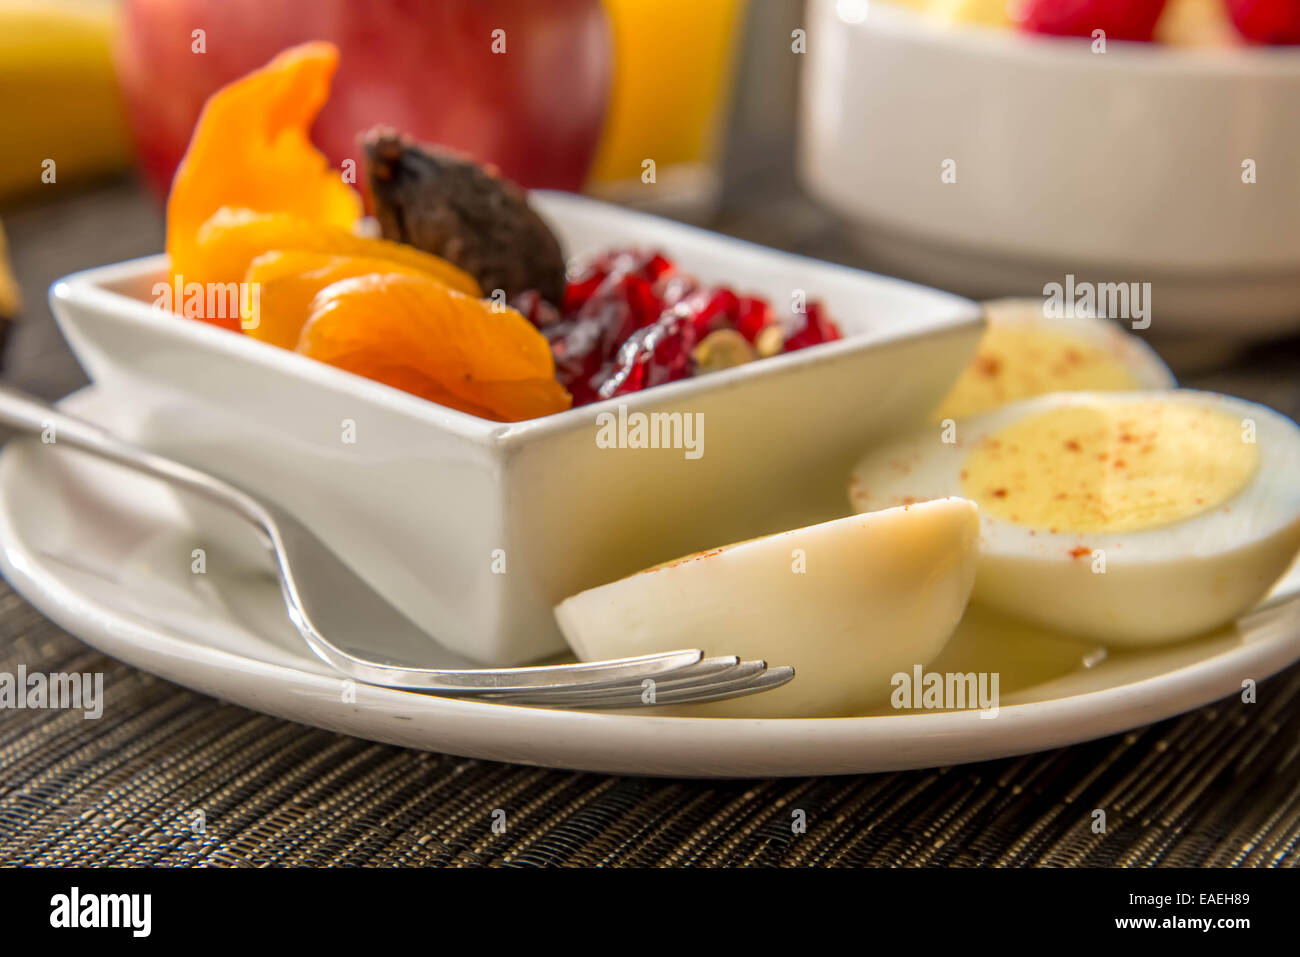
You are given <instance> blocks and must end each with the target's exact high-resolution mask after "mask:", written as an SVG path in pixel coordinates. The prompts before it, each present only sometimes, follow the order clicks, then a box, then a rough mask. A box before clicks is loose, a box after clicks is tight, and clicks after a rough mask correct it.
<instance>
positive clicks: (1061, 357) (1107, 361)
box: [934, 324, 1139, 421]
mask: <svg viewBox="0 0 1300 957" xmlns="http://www.w3.org/2000/svg"><path fill="white" fill-rule="evenodd" d="M1138 385H1139V383H1138V380H1137V377H1136V376H1134V375H1133V373H1132V372H1130V371H1129V369H1128V368H1127V367H1126V366H1125V365H1124V364H1123V363H1122V362H1121V361H1120V360H1119V359H1118V358H1116V357H1115V356H1114V355H1113V354H1111V353H1110V352H1108V351H1107V350H1105V349H1104V348H1101V347H1099V346H1097V345H1096V344H1094V343H1092V342H1089V341H1088V340H1087V339H1084V338H1082V337H1080V336H1071V335H1063V334H1061V333H1059V332H1053V331H1051V330H1046V329H1036V328H1033V327H1026V326H1022V325H1018V324H1003V325H990V326H989V327H988V328H987V329H986V330H985V331H984V337H983V338H982V339H981V340H980V345H979V351H978V352H976V354H975V359H974V361H972V362H971V364H970V365H969V366H968V367H967V368H966V371H965V372H963V373H962V374H961V378H959V379H958V380H957V383H956V384H955V385H954V386H953V387H952V391H951V392H949V393H948V397H947V398H946V399H944V400H943V403H942V404H941V405H940V406H939V408H938V410H937V411H936V412H935V414H934V418H935V421H942V420H943V419H961V418H964V417H966V416H968V415H975V414H976V413H979V412H987V411H988V410H989V409H996V408H998V407H999V406H1003V405H1006V404H1007V403H1009V402H1015V401H1017V400H1019V399H1028V398H1030V397H1031V396H1035V395H1045V394H1046V393H1048V392H1117V391H1123V390H1129V389H1136V388H1137V387H1138Z"/></svg>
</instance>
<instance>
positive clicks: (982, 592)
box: [849, 390, 1300, 646]
mask: <svg viewBox="0 0 1300 957" xmlns="http://www.w3.org/2000/svg"><path fill="white" fill-rule="evenodd" d="M1146 400H1151V401H1165V402H1182V403H1194V404H1197V405H1204V406H1208V407H1211V408H1214V409H1219V410H1222V411H1225V412H1228V413H1229V414H1231V415H1233V416H1239V417H1240V418H1241V419H1243V420H1245V419H1251V420H1253V422H1254V423H1255V437H1256V445H1257V450H1258V455H1259V464H1258V468H1257V469H1256V471H1255V473H1254V474H1253V476H1252V477H1251V478H1250V479H1249V480H1248V482H1247V484H1246V485H1245V487H1244V488H1242V489H1241V490H1240V491H1239V492H1237V493H1236V494H1235V495H1233V496H1232V497H1230V498H1229V499H1227V500H1226V501H1224V502H1223V503H1221V504H1220V505H1218V506H1216V507H1214V508H1212V509H1210V510H1208V511H1204V512H1201V513H1199V514H1196V515H1193V516H1192V517H1190V518H1187V519H1183V520H1180V521H1174V522H1171V523H1168V524H1166V525H1161V526H1158V527H1153V528H1145V529H1140V530H1137V531H1128V532H1119V533H1116V532H1104V531H1101V532H1058V533H1052V532H1051V531H1050V530H1048V529H1043V528H1032V527H1029V526H1027V525H1023V524H1018V523H1013V522H1011V521H1009V520H1006V519H1003V518H1000V517H999V516H997V515H994V514H992V513H990V512H989V511H988V510H987V509H983V510H981V513H980V542H979V550H980V555H979V570H978V573H977V576H976V582H975V589H974V595H973V599H972V600H973V601H976V602H980V603H983V604H985V605H988V606H990V607H993V608H996V609H998V610H1000V611H1003V612H1006V613H1008V614H1013V615H1017V616H1020V617H1022V618H1024V619H1026V620H1028V621H1031V622H1034V623H1037V624H1041V625H1043V626H1046V627H1050V628H1055V629H1059V630H1061V631H1063V632H1066V633H1069V634H1074V635H1079V636H1083V637H1088V638H1093V639H1095V640H1098V641H1101V642H1104V643H1106V644H1111V645H1121V646H1122V645H1145V644H1157V643H1162V642H1168V641H1175V640H1179V639H1182V638H1187V637H1189V636H1192V635H1196V634H1199V633H1203V632H1206V631H1209V630H1212V629H1214V628H1217V627H1220V626H1222V625H1224V624H1227V623H1228V622H1230V621H1232V620H1233V619H1235V618H1237V617H1238V616H1240V615H1241V614H1243V613H1244V612H1246V611H1248V610H1249V609H1250V608H1251V607H1252V606H1253V605H1255V604H1256V603H1258V601H1259V600H1260V599H1261V598H1262V597H1263V596H1264V595H1265V594H1266V593H1267V592H1268V590H1269V589H1270V587H1271V586H1272V585H1273V584H1274V583H1275V582H1276V581H1277V580H1278V579H1279V578H1280V577H1281V576H1282V574H1283V573H1284V572H1285V571H1286V569H1287V567H1288V566H1289V564H1290V563H1291V560H1292V559H1293V558H1294V557H1295V555H1296V553H1297V551H1298V550H1300V478H1298V476H1300V427H1297V425H1296V424H1295V423H1294V422H1292V421H1291V420H1290V419H1288V418H1286V417H1285V416H1283V415H1280V414H1279V413H1277V412H1274V411H1273V410H1271V409H1269V408H1266V407H1265V406H1262V405H1258V404H1256V403H1253V402H1247V401H1245V400H1243V399H1236V398H1232V397H1229V396H1222V395H1216V394H1213V393H1207V392H1194V391H1190V390H1177V391H1169V392H1070V393H1065V392H1061V393H1054V394H1050V395H1045V396H1038V397H1036V398H1032V399H1027V400H1024V401H1022V402H1017V403H1013V404H1011V405H1008V406H1004V407H1002V408H999V409H995V410H993V411H991V412H986V413H983V414H981V415H976V416H972V417H970V418H969V419H965V420H963V421H961V422H960V423H957V426H956V430H955V431H956V435H955V438H956V441H955V442H952V443H946V442H944V441H943V437H944V436H943V432H942V428H941V426H940V425H937V424H936V425H930V426H926V427H924V428H922V429H919V430H917V431H915V432H913V433H910V434H908V435H906V436H903V437H901V438H897V439H895V440H893V441H890V442H887V443H886V444H884V445H882V446H880V447H878V448H876V449H873V450H872V451H871V452H869V453H868V454H867V455H866V456H865V457H864V458H863V459H862V460H861V461H860V462H859V463H858V465H857V467H856V468H855V469H854V471H853V475H852V478H851V480H850V487H849V499H850V502H851V503H852V505H853V507H854V508H855V509H857V510H858V511H869V510H874V509H880V508H888V507H891V506H896V505H900V504H905V503H908V502H914V501H923V500H926V499H931V498H939V497H943V496H949V495H961V494H963V489H962V480H961V470H962V468H963V465H964V463H965V461H966V459H967V456H968V455H969V454H970V452H971V451H972V450H973V449H974V448H976V447H977V446H978V445H979V443H980V442H981V441H982V439H983V438H984V437H986V436H988V435H989V434H991V433H994V432H997V431H999V430H1000V429H1002V428H1004V427H1006V426H1009V425H1011V424H1012V423H1014V422H1017V421H1019V420H1020V419H1022V418H1026V417H1028V416H1032V415H1037V414H1039V413H1042V412H1045V411H1049V410H1051V409H1054V408H1062V407H1065V406H1069V405H1076V404H1083V405H1089V404H1096V403H1113V404H1123V403H1130V402H1139V401H1146ZM1097 556H1100V561H1098V558H1097ZM1098 567H1100V568H1101V569H1102V570H1101V571H1098V570H1096V569H1097V568H1098Z"/></svg>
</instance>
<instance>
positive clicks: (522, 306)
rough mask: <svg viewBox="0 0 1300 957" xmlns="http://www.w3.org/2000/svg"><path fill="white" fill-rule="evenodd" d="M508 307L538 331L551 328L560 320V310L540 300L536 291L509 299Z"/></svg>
mask: <svg viewBox="0 0 1300 957" xmlns="http://www.w3.org/2000/svg"><path fill="white" fill-rule="evenodd" d="M510 305H511V306H513V307H514V308H515V309H516V310H518V311H519V312H520V313H522V314H523V316H524V318H526V319H527V320H528V321H529V322H531V323H532V324H533V325H535V326H536V327H537V328H538V329H545V328H547V327H548V326H553V325H555V324H556V323H557V322H559V321H560V319H561V318H562V317H561V316H560V310H558V309H556V308H555V307H554V306H553V305H551V304H550V303H549V302H547V301H546V300H545V299H543V298H542V294H541V293H539V292H538V291H537V290H536V289H529V290H527V291H525V292H521V293H517V294H516V295H514V296H513V297H511V299H510Z"/></svg>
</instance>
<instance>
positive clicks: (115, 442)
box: [0, 385, 266, 531]
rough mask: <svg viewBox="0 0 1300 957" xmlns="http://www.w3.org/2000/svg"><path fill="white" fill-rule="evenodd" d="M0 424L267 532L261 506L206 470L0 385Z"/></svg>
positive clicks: (9, 387)
mask: <svg viewBox="0 0 1300 957" xmlns="http://www.w3.org/2000/svg"><path fill="white" fill-rule="evenodd" d="M0 423H2V424H4V425H8V426H10V427H11V428H15V429H18V430H19V431H22V432H27V433H29V434H31V435H37V436H40V438H41V441H42V442H43V443H45V444H46V445H53V446H56V447H57V446H60V445H66V446H71V447H72V448H76V449H80V450H81V451H83V452H89V453H91V454H92V455H97V456H99V457H100V458H104V459H108V460H109V461H112V462H116V463H118V464H119V465H125V466H127V467H128V468H132V469H135V470H136V471H137V472H143V473H144V474H146V475H152V476H155V477H157V478H161V479H165V480H166V481H168V482H172V483H174V484H176V485H180V486H183V487H185V488H187V489H189V490H190V491H192V492H196V493H198V494H199V495H202V496H203V497H204V498H206V499H209V500H210V501H213V502H216V503H217V504H218V505H224V506H226V507H227V508H229V509H231V510H232V511H234V512H236V513H237V514H239V515H240V516H241V517H242V518H244V519H246V520H248V521H249V522H252V523H253V524H254V525H256V526H258V528H259V530H263V531H264V530H265V527H266V515H265V513H264V511H263V510H262V508H261V506H260V505H259V504H258V503H257V502H256V501H254V500H253V499H252V498H250V497H249V496H248V495H246V494H245V493H244V492H242V491H240V490H239V489H237V488H235V487H234V486H232V485H229V484H227V483H226V482H223V481H222V480H221V479H219V478H217V477H216V476H214V475H209V474H208V473H207V472H202V471H200V470H199V469H196V468H193V467H192V466H189V465H185V464H184V463H181V462H177V461H176V460H175V459H169V458H167V457H166V456H164V455H159V454H157V453H156V452H150V451H149V450H148V449H144V448H141V447H140V446H138V445H135V444H133V443H131V442H127V441H125V440H123V439H120V438H118V437H117V436H115V435H112V434H110V433H109V432H106V431H105V430H104V429H101V428H100V427H99V426H97V425H95V424H93V423H91V422H87V421H86V420H85V419H80V418H77V417H76V416H74V415H69V414H68V413H66V412H63V411H61V410H60V409H58V408H56V407H54V406H53V405H51V404H50V403H48V402H46V401H44V400H43V399H38V398H37V397H36V396H34V395H29V394H28V393H26V392H23V391H21V390H19V389H15V388H12V387H11V386H7V385H0Z"/></svg>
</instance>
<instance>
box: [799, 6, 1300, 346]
mask: <svg viewBox="0 0 1300 957" xmlns="http://www.w3.org/2000/svg"><path fill="white" fill-rule="evenodd" d="M808 20H809V23H808V53H807V58H806V61H805V64H804V67H805V68H804V76H803V109H802V112H801V131H800V138H801V142H800V166H801V173H802V176H803V179H804V181H805V183H806V184H807V186H808V187H809V189H810V190H811V191H812V192H813V193H814V194H815V195H816V196H817V197H819V198H820V199H821V200H823V201H825V202H826V203H827V204H829V205H830V206H832V207H833V208H834V209H835V210H837V211H838V212H841V213H842V214H843V215H845V216H846V217H847V218H848V219H849V220H851V222H852V223H853V224H854V226H855V229H856V233H855V235H856V236H857V238H858V239H859V241H860V242H861V244H862V246H863V248H864V251H865V252H866V253H867V255H868V257H869V259H870V261H871V263H872V265H873V268H883V269H886V270H888V271H889V272H891V273H897V274H899V275H906V276H909V277H912V278H919V279H921V280H923V281H927V282H933V283H936V284H938V285H942V286H945V287H946V288H952V289H958V290H960V291H962V292H963V293H965V294H967V295H974V296H978V297H981V298H984V297H992V296H997V295H1009V294H1022V295H1041V294H1042V292H1043V285H1044V284H1045V283H1047V282H1062V281H1063V280H1064V277H1065V275H1066V274H1067V273H1072V274H1074V275H1075V276H1076V278H1077V279H1079V280H1086V281H1091V282H1150V283H1152V291H1151V295H1152V305H1153V310H1152V311H1153V317H1152V326H1151V330H1150V331H1151V333H1153V334H1156V335H1159V334H1161V333H1170V332H1173V333H1182V334H1186V333H1189V332H1190V333H1196V334H1215V335H1229V336H1238V337H1254V336H1262V335H1270V334H1275V333H1278V332H1283V331H1286V330H1292V329H1296V328H1300V216H1297V215H1296V210H1297V209H1300V175H1298V174H1297V162H1300V112H1297V106H1296V104H1297V103H1300V50H1296V49H1287V48H1272V49H1270V48H1252V49H1237V50H1224V51H1217V50H1216V51H1196V50H1186V49H1174V48H1170V47H1166V46H1159V45H1153V44H1135V43H1123V42H1111V43H1109V44H1108V46H1107V50H1106V52H1105V53H1093V52H1092V46H1091V43H1090V41H1088V40H1083V39H1074V38H1058V37H1038V36H1028V35H1024V34H1021V33H1018V32H1016V31H1013V30H1001V29H996V28H987V27H974V26H964V27H943V26H940V25H937V24H935V23H932V22H931V21H929V20H927V19H926V18H925V17H924V16H921V15H918V14H917V13H915V12H913V11H910V10H907V9H902V8H899V7H895V6H893V5H891V4H888V3H883V2H882V3H873V4H871V6H870V11H869V13H868V15H867V17H866V19H865V20H862V21H860V22H846V21H845V20H843V19H841V18H840V17H839V16H838V15H837V12H836V0H810V2H809V4H808ZM945 160H953V161H955V164H956V182H955V183H945V182H943V181H942V180H941V177H940V173H941V165H942V164H943V163H944V161H945ZM1247 160H1253V161H1254V163H1255V170H1256V178H1257V182H1255V183H1254V184H1246V183H1243V182H1242V173H1243V169H1242V164H1243V162H1245V161H1247Z"/></svg>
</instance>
